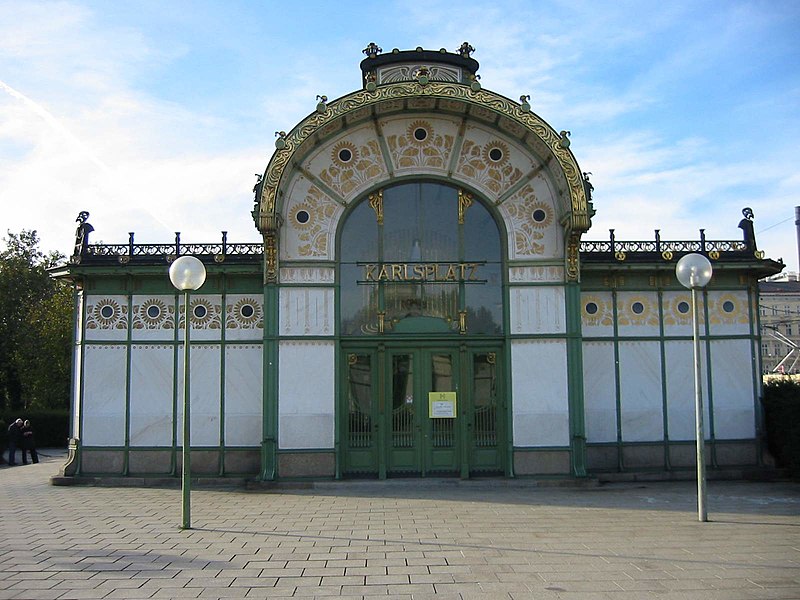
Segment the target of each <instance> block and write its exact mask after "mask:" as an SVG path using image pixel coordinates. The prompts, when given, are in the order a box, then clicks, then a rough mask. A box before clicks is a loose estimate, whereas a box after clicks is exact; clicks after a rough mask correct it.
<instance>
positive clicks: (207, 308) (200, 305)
mask: <svg viewBox="0 0 800 600" xmlns="http://www.w3.org/2000/svg"><path fill="white" fill-rule="evenodd" d="M178 310H179V311H180V314H179V315H178V323H179V327H180V329H179V330H178V339H179V340H183V331H184V319H185V314H186V313H185V311H184V308H183V294H181V296H180V300H179V307H178ZM189 315H190V316H189V320H190V324H189V327H190V330H189V339H191V341H192V342H197V341H216V340H219V339H222V296H221V295H219V294H190V296H189ZM192 444H194V442H192Z"/></svg>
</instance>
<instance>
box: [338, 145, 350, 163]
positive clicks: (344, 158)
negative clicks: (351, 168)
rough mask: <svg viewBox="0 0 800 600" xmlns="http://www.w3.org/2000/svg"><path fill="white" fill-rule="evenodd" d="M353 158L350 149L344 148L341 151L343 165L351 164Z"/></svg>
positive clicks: (340, 156) (340, 157)
mask: <svg viewBox="0 0 800 600" xmlns="http://www.w3.org/2000/svg"><path fill="white" fill-rule="evenodd" d="M352 158H353V153H352V152H351V151H350V150H349V149H348V148H342V149H341V150H339V160H340V161H342V162H343V163H346V162H350V159H352Z"/></svg>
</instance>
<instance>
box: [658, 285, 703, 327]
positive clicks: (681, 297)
mask: <svg viewBox="0 0 800 600" xmlns="http://www.w3.org/2000/svg"><path fill="white" fill-rule="evenodd" d="M698 298H699V299H700V305H699V309H698V317H699V319H700V321H699V322H700V324H701V325H700V326H701V328H702V327H703V324H704V323H705V313H704V311H703V309H702V308H703V302H702V294H699V295H698ZM662 304H663V309H662V314H663V316H664V317H663V318H664V334H665V335H692V293H691V292H690V291H689V290H685V291H682V292H664V294H663V296H662Z"/></svg>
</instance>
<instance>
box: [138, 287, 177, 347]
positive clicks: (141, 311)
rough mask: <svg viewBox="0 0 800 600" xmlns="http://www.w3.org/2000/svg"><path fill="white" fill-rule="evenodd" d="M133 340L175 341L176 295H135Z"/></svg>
mask: <svg viewBox="0 0 800 600" xmlns="http://www.w3.org/2000/svg"><path fill="white" fill-rule="evenodd" d="M132 300H133V306H132V315H133V316H132V318H131V324H132V325H131V339H132V340H133V341H140V340H153V341H155V340H159V341H172V340H173V339H175V295H174V294H159V295H156V294H148V295H134V296H133V299H132Z"/></svg>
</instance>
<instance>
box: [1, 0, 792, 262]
mask: <svg viewBox="0 0 800 600" xmlns="http://www.w3.org/2000/svg"><path fill="white" fill-rule="evenodd" d="M489 4H490V3H488V2H470V1H462V2H457V3H455V2H452V0H448V1H439V0H428V1H426V2H410V1H406V2H391V1H387V2H381V3H372V4H370V3H364V2H347V1H344V2H338V3H333V2H315V1H305V2H294V3H286V2H273V1H262V2H254V1H253V2H250V1H226V2H203V1H195V2H168V1H163V0H161V1H152V2H149V1H130V2H108V1H104V2H69V1H64V2H30V1H19V2H17V1H14V0H5V1H4V2H0V31H2V32H3V34H2V36H0V206H2V215H3V216H2V219H1V220H0V231H2V232H3V233H5V231H6V230H11V231H15V232H16V231H19V230H21V229H23V228H25V229H36V230H37V231H38V232H39V234H40V237H41V239H42V247H43V248H45V249H47V250H51V249H52V250H59V251H61V252H63V253H65V254H68V253H69V252H70V250H71V246H72V242H73V234H74V229H75V223H74V219H75V217H76V216H77V214H78V212H79V211H81V210H88V211H89V212H90V213H91V219H90V222H91V223H92V224H93V225H94V227H95V233H94V234H93V239H94V240H95V241H104V242H107V243H124V242H126V241H127V238H128V232H129V231H134V232H136V240H137V241H139V242H165V241H170V240H172V239H173V236H174V232H175V231H181V232H182V234H181V235H182V237H183V239H184V240H185V241H187V242H202V241H214V240H217V239H219V235H220V234H219V232H220V230H222V229H225V230H227V231H228V232H229V233H228V238H229V239H230V240H232V241H258V239H259V237H258V233H257V231H256V230H255V228H254V227H253V224H252V221H251V219H250V214H249V213H250V210H251V208H252V192H251V189H252V186H253V184H254V182H255V177H254V173H258V172H263V171H264V169H265V167H266V165H267V162H268V161H269V157H270V156H271V154H272V151H273V149H274V132H275V131H277V130H288V129H290V128H291V127H292V126H294V125H295V124H296V123H297V122H298V121H300V120H301V119H302V118H303V117H305V116H306V115H307V114H308V113H310V112H311V111H312V110H313V109H314V106H315V104H316V95H317V94H325V95H327V96H328V97H329V98H331V99H333V98H337V97H339V96H342V95H344V94H346V93H348V92H350V91H353V90H355V89H357V88H359V87H360V71H359V68H358V64H359V62H360V61H361V59H362V58H363V55H362V54H361V50H362V49H363V48H364V47H365V46H366V45H367V44H368V43H369V42H371V41H374V42H376V43H378V44H379V45H380V46H381V47H382V48H383V49H384V51H389V50H391V49H392V48H394V47H397V48H400V49H412V48H414V47H417V46H422V47H424V48H430V49H438V48H441V47H445V48H447V49H448V50H451V51H453V50H455V49H456V48H457V47H458V46H459V45H460V44H461V42H463V41H465V40H467V41H469V42H470V43H471V44H472V45H473V46H474V47H475V48H476V52H475V54H474V55H473V57H474V58H476V59H477V60H478V61H479V62H480V64H481V67H480V71H479V73H480V75H481V83H482V84H483V86H484V87H486V88H489V89H491V90H493V91H496V92H498V93H501V94H503V95H505V96H508V97H510V98H514V99H516V98H518V97H519V96H520V95H521V94H523V93H524V94H530V95H531V104H532V107H533V110H534V111H535V112H536V113H538V114H539V115H540V116H541V117H542V118H544V119H545V120H546V121H548V122H549V123H550V124H551V125H552V126H553V127H554V128H555V129H556V130H561V129H567V130H569V131H571V132H572V137H571V140H572V146H571V149H572V150H573V152H574V153H575V156H576V158H577V160H578V163H579V165H580V166H581V169H582V170H584V171H590V172H591V173H592V183H593V184H594V186H595V195H594V204H595V208H596V209H597V215H596V216H595V218H594V220H593V227H592V229H591V230H590V231H589V233H588V234H587V235H586V236H585V238H584V239H605V238H607V236H608V229H609V228H612V227H613V228H615V229H616V236H617V238H618V239H651V238H652V236H653V230H654V229H657V228H658V229H661V235H662V238H664V239H697V237H698V229H699V228H705V229H706V233H707V236H708V238H709V239H739V238H740V237H741V232H740V230H739V229H738V228H737V224H738V222H739V220H740V219H741V212H740V211H741V209H742V208H743V207H744V206H750V207H752V208H753V210H754V211H755V215H756V222H755V223H756V224H755V229H756V235H757V239H758V244H759V248H761V249H763V250H765V251H766V253H767V255H768V256H770V257H772V258H775V259H777V258H779V257H783V259H784V261H785V262H786V263H787V267H788V269H789V270H794V271H796V270H798V264H797V260H798V259H797V247H796V234H795V227H794V206H796V205H800V192H799V191H798V190H800V175H798V170H797V162H798V159H799V158H800V152H798V150H800V143H799V142H798V139H800V108H799V107H800V41H798V40H800V35H798V33H797V32H798V31H800V3H797V2H796V1H781V0H772V1H769V2H767V1H735V0H731V1H723V0H716V1H698V0H694V1H687V2H683V1H671V2H663V0H662V1H656V2H651V1H646V0H641V1H624V0H622V1H616V2H604V1H593V2H589V1H587V2H580V1H575V0H571V1H566V0H565V1H559V0H546V1H536V2H534V1H527V2H523V1H504V0H499V1H496V2H494V3H491V6H490V7H489Z"/></svg>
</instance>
